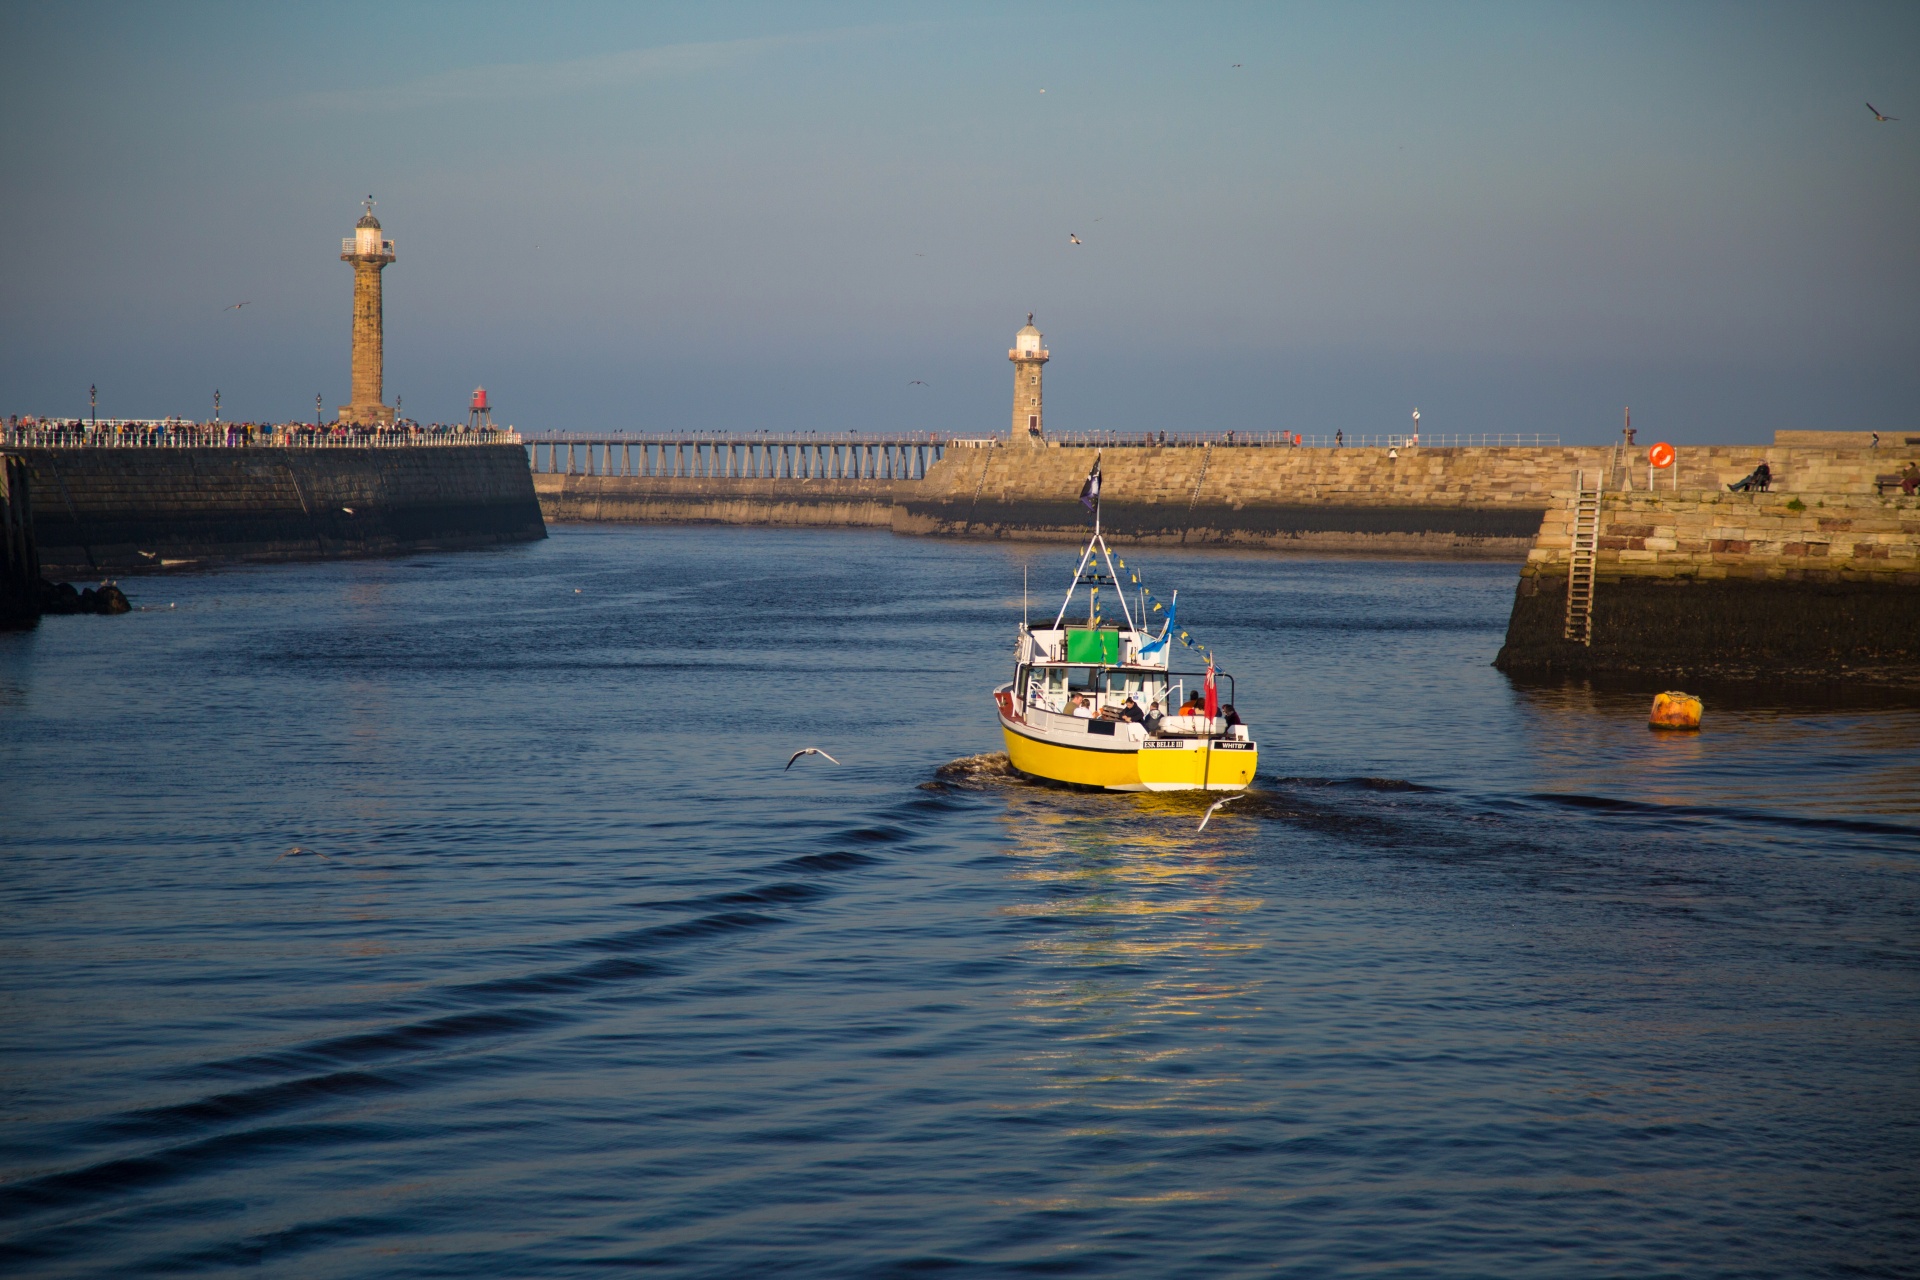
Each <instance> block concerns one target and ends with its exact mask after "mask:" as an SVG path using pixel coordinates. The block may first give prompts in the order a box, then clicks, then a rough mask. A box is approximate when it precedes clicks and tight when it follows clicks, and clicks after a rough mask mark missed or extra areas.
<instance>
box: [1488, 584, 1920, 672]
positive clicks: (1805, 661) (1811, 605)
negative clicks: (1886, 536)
mask: <svg viewBox="0 0 1920 1280" xmlns="http://www.w3.org/2000/svg"><path fill="white" fill-rule="evenodd" d="M1566 608H1567V595H1566V582H1565V580H1564V579H1560V578H1543V577H1541V576H1538V575H1532V574H1529V575H1525V576H1523V577H1522V578H1521V579H1520V586H1519V588H1518V590H1517V591H1516V592H1515V595H1514V602H1513V615H1512V618H1511V620H1510V621H1509V623H1508V625H1507V641H1506V644H1505V645H1504V646H1502V648H1501V650H1500V654H1499V656H1498V657H1497V658H1495V659H1494V664H1493V665H1494V666H1496V667H1498V668H1499V669H1500V670H1502V671H1504V672H1507V673H1508V674H1510V675H1515V676H1531V677H1563V676H1575V677H1592V676H1610V675H1633V676H1646V677H1656V676H1657V677H1659V678H1661V679H1663V680H1664V679H1676V680H1678V679H1695V680H1709V681H1728V682H1750V681H1778V682H1781V683H1827V682H1832V681H1836V680H1838V681H1853V682H1860V683H1865V684H1873V685H1882V686H1900V687H1911V688H1915V689H1920V590H1916V589H1915V588H1914V587H1913V586H1911V585H1906V584H1900V583H1894V582H1885V583H1882V582H1864V581H1863V582H1847V581H1835V582H1808V581H1801V582H1792V581H1780V580H1753V579H1738V578H1727V579H1717V580H1713V579H1709V580H1699V579H1684V578H1682V579H1657V578H1639V579H1633V578H1627V579H1620V580H1616V581H1610V582H1609V581H1603V582H1601V583H1600V584H1599V587H1598V589H1597V590H1596V592H1595V594H1594V607H1593V643H1592V645H1590V646H1589V645H1582V644H1576V643H1573V642H1571V641H1569V640H1567V639H1565V638H1564V634H1565V625H1566Z"/></svg>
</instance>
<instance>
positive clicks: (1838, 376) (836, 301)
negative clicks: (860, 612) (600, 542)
mask: <svg viewBox="0 0 1920 1280" xmlns="http://www.w3.org/2000/svg"><path fill="white" fill-rule="evenodd" d="M1235 63H1238V64H1240V65H1239V66H1238V67H1235V66H1234V65H1233V64H1235ZM0 76H3V77H4V81H3V83H0V93H4V94H5V104H6V105H5V113H6V117H7V123H6V126H5V128H4V130H3V131H0V154H3V155H4V173H5V175H6V178H7V182H6V187H7V199H6V200H5V201H4V202H3V203H0V219H4V222H5V229H6V233H7V236H8V241H9V243H10V244H11V245H12V246H14V248H13V251H12V253H11V254H10V255H9V259H8V265H7V269H6V276H5V279H6V289H5V296H4V303H5V308H4V314H5V333H4V349H3V350H0V413H4V412H33V413H82V412H84V410H85V405H86V388H87V385H88V383H90V382H97V383H98V384H99V385H100V388H101V397H102V399H101V411H102V414H103V415H108V414H111V415H115V416H119V415H158V414H165V413H178V414H187V415H192V416H205V414H206V413H207V412H208V407H209V401H210V398H211V394H212V391H213V388H214V387H216V386H218V387H220V388H221V389H222V391H223V393H224V408H225V411H226V416H228V417H249V416H250V417H275V418H288V417H294V416H300V415H310V414H311V412H312V406H313V396H314V393H315V392H320V393H322V394H323V395H324V397H325V403H326V404H327V405H328V406H329V409H331V407H332V406H335V405H338V404H340V403H341V402H343V401H344V400H345V399H346V398H347V394H346V393H347V374H348V358H347V334H348V302H349V297H350V292H351V284H350V273H349V270H348V268H347V267H346V266H345V265H344V264H343V263H341V262H340V261H339V260H338V257H337V254H338V245H339V240H340V237H341V236H343V235H347V234H349V233H350V231H351V229H352V224H353V220H354V218H355V217H356V216H357V214H358V212H359V207H358V204H357V198H358V197H359V196H361V195H363V194H365V193H367V192H372V193H373V194H374V196H375V197H376V199H377V200H378V201H379V208H378V212H379V215H380V217H381V220H382V221H383V223H384V224H385V226H386V228H387V231H388V234H389V235H391V236H392V237H393V238H394V239H395V240H396V241H397V244H398V252H399V261H398V263H397V264H396V265H394V266H393V267H390V268H389V269H388V271H387V274H386V283H387V387H388V399H389V401H391V400H392V398H393V396H394V395H396V394H397V395H400V396H402V397H404V400H405V408H406V411H407V412H408V413H409V414H410V415H412V416H415V417H420V418H423V419H428V420H431V419H435V418H450V417H455V416H458V415H460V414H461V413H462V411H463V406H464V397H465V394H466V392H467V391H469V390H470V389H471V388H472V387H473V386H474V385H475V384H477V383H485V384H486V385H487V386H488V388H489V389H490V390H491V391H492V392H493V394H494V396H495V398H496V400H497V401H498V403H499V404H500V406H501V408H502V416H503V418H506V419H511V420H512V421H514V422H515V423H517V424H518V425H520V426H521V427H522V428H531V429H535V430H543V429H548V428H559V429H572V430H604V429H654V428H667V427H702V428H728V429H759V428H777V429H808V428H817V429H828V428H831V429H848V428H851V429H860V430H889V429H931V430H942V431H959V432H979V431H985V430H1004V429H1005V426H1006V420H1007V416H1008V401H1009V397H1010V393H1011V372H1010V369H1009V366H1008V364H1007V361H1006V349H1007V347H1008V346H1009V345H1010V343H1011V340H1012V335H1013V331H1014V330H1015V329H1016V328H1018V327H1019V325H1020V324H1021V323H1023V322H1024V320H1025V318H1026V313H1027V312H1028V311H1029V310H1032V311H1034V312H1036V313H1037V318H1038V320H1039V323H1040V325H1041V327H1042V329H1044V330H1045V332H1046V334H1047V339H1048V345H1049V346H1050V348H1051V349H1052V351H1053V354H1054V359H1053V363H1052V364H1051V365H1050V366H1049V367H1048V370H1047V392H1048V395H1047V407H1048V424H1049V426H1050V427H1053V428H1055V429H1095V428H1112V429H1118V430H1125V431H1139V430H1146V429H1153V430H1163V429H1164V430H1178V429H1182V428H1193V427H1207V428H1218V429H1225V428H1230V427H1231V428H1238V429H1242V430H1250V429H1278V428H1286V429H1291V430H1299V431H1306V432H1330V431H1332V430H1334V429H1335V428H1344V429H1345V430H1346V431H1348V432H1362V431H1392V430H1399V429H1403V427H1404V426H1405V424H1406V422H1407V415H1408V413H1409V411H1410V410H1411V409H1412V407H1413V406H1415V405H1418V406H1419V407H1420V409H1421V414H1422V421H1423V425H1424V426H1425V427H1426V428H1427V429H1428V430H1431V431H1443V432H1444V431H1550V432H1558V433H1560V434H1561V435H1562V436H1563V437H1565V438H1566V439H1567V440H1568V441H1570V442H1573V441H1582V440H1592V441H1598V440H1602V439H1606V438H1610V437H1611V436H1612V435H1613V434H1614V433H1616V432H1617V430H1618V427H1619V420H1620V410H1621V407H1622V406H1623V405H1627V404H1631V405H1632V406H1633V408H1634V417H1635V423H1636V425H1637V426H1640V427H1642V428H1643V429H1644V430H1643V436H1642V438H1643V439H1645V438H1647V436H1648V435H1649V434H1650V435H1652V436H1658V437H1664V438H1669V439H1673V440H1675V441H1677V442H1686V441H1691V442H1710V441H1739V440H1756V441H1757V440H1764V439H1767V438H1769V435H1770V433H1771V432H1772V431H1773V430H1774V429H1775V428H1778V427H1797V428H1869V427H1871V428H1879V429H1890V430H1899V429H1902V428H1905V429H1906V430H1909V431H1912V432H1914V433H1916V434H1920V363H1917V362H1920V5H1914V4H1898V5H1837V4H1817V5H1814V4H1809V5H1802V6H1769V5H1754V4H1739V5H1706V4H1699V5H1684V4H1683V5H1675V4H1664V3H1662V4H1606V5H1599V4H1595V5H1554V4H1545V3H1527V4H1511V5H1507V4H1469V5H1433V4H1424V3H1423V4H1406V5H1401V4H1380V5H1325V6H1294V5H1267V4H1258V5H1229V4H1219V5H1185V4H1183V5H1167V6H1114V5H1105V4H1101V5H1085V6H1076V5H1068V4H1018V5H1006V6H996V5H987V4H981V5H966V6H957V5H956V6H924V7H913V6H896V5H887V6H876V5H858V4H822V5H802V4H794V3H781V4H737V5H705V4H703V5H676V6H667V5H659V6H638V5H633V4H624V3H622V4H606V5H591V4H579V5H544V6H521V5H512V6H509V5H485V4H474V3H460V4H447V5H409V4H329V5H324V6H322V5H255V4H230V5H195V4H181V5H160V4H136V5H97V4H61V5H47V6H29V5H22V4H16V5H8V6H6V7H5V8H4V9H0ZM1043 89H1044V90H1045V92H1044V93H1042V92H1041V91H1042V90H1043ZM1867 101H1871V102H1873V104H1874V105H1875V106H1877V107H1879V108H1880V109H1881V110H1882V111H1883V112H1886V113H1889V114H1891V115H1895V116H1901V117H1904V118H1903V119H1902V120H1901V121H1900V122H1898V123H1894V124H1879V123H1876V122H1875V121H1874V119H1873V118H1872V116H1871V115H1869V114H1868V112H1867V109H1866V107H1865V105H1864V103H1866V102H1867ZM1070 232H1072V233H1077V234H1078V235H1079V236H1080V238H1081V239H1082V240H1083V241H1084V242H1085V243H1084V244H1082V245H1081V246H1079V247H1074V246H1071V245H1069V244H1068V241H1067V236H1068V234H1069V233H1070ZM240 301H247V302H249V303H250V304H251V305H249V306H246V307H244V308H241V309H240V310H237V311H229V310H223V308H225V307H226V306H227V305H228V304H230V303H234V302H240ZM914 379H920V380H922V381H924V382H926V383H928V384H929V385H928V386H926V387H918V386H910V385H909V383H910V382H911V381H912V380H914Z"/></svg>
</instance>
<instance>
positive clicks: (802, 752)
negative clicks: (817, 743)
mask: <svg viewBox="0 0 1920 1280" xmlns="http://www.w3.org/2000/svg"><path fill="white" fill-rule="evenodd" d="M801 756H827V753H826V752H824V751H822V750H821V749H820V748H818V747H802V748H800V749H799V750H798V751H796V752H794V753H793V755H792V756H790V757H788V759H787V769H791V768H793V762H794V761H795V760H798V759H799V758H800V757H801ZM827 759H829V760H833V757H832V756H827ZM833 762H834V763H835V764H839V763H840V762H839V761H838V760H833ZM787 769H782V770H781V771H780V772H782V773H785V772H786V771H787Z"/></svg>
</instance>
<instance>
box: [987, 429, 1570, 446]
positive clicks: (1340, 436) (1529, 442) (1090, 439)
mask: <svg viewBox="0 0 1920 1280" xmlns="http://www.w3.org/2000/svg"><path fill="white" fill-rule="evenodd" d="M1000 442H1001V443H1005V439H1004V438H1002V439H1001V441H1000ZM1047 443H1049V444H1057V445H1061V446H1063V447H1065V446H1071V447H1076V448H1102V449H1125V448H1129V447H1131V448H1149V447H1150V448H1156V449H1159V448H1166V449H1186V448H1199V447H1201V446H1204V445H1212V446H1214V447H1215V448H1233V449H1261V448H1265V449H1296V448H1297V449H1338V448H1341V447H1343V446H1344V447H1346V448H1350V449H1410V448H1416V447H1419V446H1423V445H1424V446H1425V447H1427V448H1430V449H1460V448H1469V449H1493V448H1509V449H1513V448H1531V449H1538V448H1558V447H1559V446H1560V437H1559V436H1557V435H1548V434H1543V433H1540V432H1472V433H1466V434H1461V433H1448V432H1437V431H1422V432H1420V433H1418V434H1414V433H1412V432H1407V433H1402V434H1397V435H1396V434H1384V435H1383V434H1358V433H1355V434H1348V433H1347V432H1344V431H1337V432H1333V433H1331V434H1321V435H1307V434H1305V433H1303V432H1290V431H1180V432H1173V431H1049V432H1048V433H1047Z"/></svg>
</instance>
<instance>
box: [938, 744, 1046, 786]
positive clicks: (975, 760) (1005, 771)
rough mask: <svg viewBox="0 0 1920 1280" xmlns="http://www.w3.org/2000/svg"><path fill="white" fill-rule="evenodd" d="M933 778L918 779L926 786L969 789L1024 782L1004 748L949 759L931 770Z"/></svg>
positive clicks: (1025, 780)
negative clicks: (928, 780) (1002, 749)
mask: <svg viewBox="0 0 1920 1280" xmlns="http://www.w3.org/2000/svg"><path fill="white" fill-rule="evenodd" d="M933 776H934V778H935V781H933V782H927V783H922V784H921V785H922V786H924V787H928V788H934V789H938V788H942V787H965V788H968V789H970V790H985V789H986V788H988V787H996V786H1005V785H1006V784H1008V783H1022V784H1024V783H1026V782H1027V779H1025V778H1023V777H1021V776H1020V774H1019V773H1017V772H1016V771H1015V770H1014V767H1013V762H1012V761H1011V760H1009V759H1007V753H1006V752H1004V751H989V752H986V753H984V754H982V755H977V756H961V757H960V758H959V759H958V760H949V761H947V762H946V763H945V764H943V765H941V766H940V767H939V768H938V769H935V770H934V771H933Z"/></svg>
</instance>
